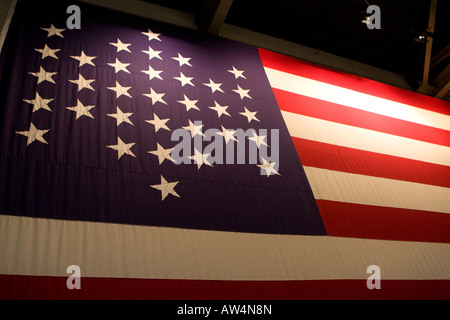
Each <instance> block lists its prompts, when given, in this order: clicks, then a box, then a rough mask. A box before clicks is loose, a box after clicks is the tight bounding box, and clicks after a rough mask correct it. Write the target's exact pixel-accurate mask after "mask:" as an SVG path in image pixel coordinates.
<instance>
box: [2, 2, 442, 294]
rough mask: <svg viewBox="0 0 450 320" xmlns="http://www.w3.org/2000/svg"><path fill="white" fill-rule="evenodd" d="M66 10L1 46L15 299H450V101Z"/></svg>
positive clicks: (8, 284)
mask: <svg viewBox="0 0 450 320" xmlns="http://www.w3.org/2000/svg"><path fill="white" fill-rule="evenodd" d="M67 6H68V4H67V3H60V4H58V5H55V6H53V7H52V8H51V9H49V8H48V7H43V6H40V5H38V4H30V3H27V2H25V1H19V2H18V4H17V7H16V10H15V13H14V17H13V20H12V23H11V26H10V28H9V31H8V35H7V38H6V41H5V44H4V47H3V49H2V53H1V60H0V75H1V78H0V81H1V82H0V92H1V100H0V103H1V106H2V108H1V118H0V119H1V131H0V140H1V144H0V166H1V169H0V230H1V231H0V256H1V260H0V284H1V287H2V289H1V291H0V292H1V293H0V297H1V298H3V299H15V298H19V299H22V298H32V299H360V298H367V299H379V298H382V299H386V298H391V299H398V298H400V299H404V298H412V299H417V298H420V299H423V298H429V299H433V298H439V299H442V298H444V299H448V298H450V280H449V279H450V246H449V240H450V232H449V230H450V223H449V221H450V220H449V217H448V214H449V213H450V202H449V201H450V189H449V187H450V184H449V181H450V171H449V165H450V148H449V146H450V133H449V131H450V106H449V104H448V103H446V102H443V101H440V100H437V99H433V98H429V97H424V96H421V95H418V94H415V93H411V92H406V91H404V90H400V89H398V88H393V87H390V86H388V85H384V84H381V83H376V82H374V81H370V80H367V79H360V78H358V77H355V76H353V75H347V74H342V73H338V72H336V71H332V70H328V69H325V68H321V67H318V66H314V65H312V64H309V63H305V62H302V61H299V60H297V59H292V58H289V57H286V56H283V55H280V54H276V53H273V52H269V51H266V50H263V49H258V48H255V47H251V46H247V45H244V44H240V43H236V42H232V41H228V40H224V39H220V38H214V37H209V36H206V35H202V34H200V33H198V32H194V31H191V30H186V29H183V28H179V27H175V26H170V25H166V24H162V23H159V22H155V21H150V20H146V19H141V18H137V17H133V16H130V15H126V14H122V13H118V12H114V11H109V10H106V9H104V8H99V7H95V6H92V5H88V4H84V3H82V4H79V6H80V8H81V12H82V15H81V17H82V20H81V29H68V27H67V25H66V19H67V17H68V15H67V14H66V8H67ZM73 265H76V266H78V267H79V269H80V275H79V276H80V280H81V288H80V289H76V288H75V289H74V288H69V286H68V282H67V281H68V278H69V277H70V276H71V274H70V273H69V272H68V267H69V266H73ZM371 265H376V266H379V268H380V270H381V289H373V288H372V289H369V288H368V284H367V279H368V278H369V276H370V274H369V273H367V270H368V267H369V266H371Z"/></svg>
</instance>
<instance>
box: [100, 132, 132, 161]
mask: <svg viewBox="0 0 450 320" xmlns="http://www.w3.org/2000/svg"><path fill="white" fill-rule="evenodd" d="M135 144H136V143H134V142H131V143H124V142H123V141H122V139H120V138H119V137H117V144H115V145H110V146H106V147H107V148H111V149H114V150H117V157H118V159H120V157H122V156H123V155H124V154H128V155H130V156H133V157H135V158H136V156H135V155H134V153H133V151H131V150H130V149H131V147H132V146H134V145H135Z"/></svg>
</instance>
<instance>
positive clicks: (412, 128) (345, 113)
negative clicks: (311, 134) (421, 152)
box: [273, 88, 450, 147]
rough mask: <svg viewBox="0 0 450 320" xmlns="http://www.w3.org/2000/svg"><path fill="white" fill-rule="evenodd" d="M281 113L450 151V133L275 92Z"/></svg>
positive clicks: (278, 91)
mask: <svg viewBox="0 0 450 320" xmlns="http://www.w3.org/2000/svg"><path fill="white" fill-rule="evenodd" d="M273 92H274V94H275V98H276V100H277V103H278V105H279V107H280V109H281V110H284V111H288V112H291V113H296V114H301V115H305V116H308V117H314V118H318V119H322V120H327V121H332V122H337V123H341V124H345V125H349V126H354V127H359V128H364V129H369V130H375V131H379V132H384V133H388V134H393V135H397V136H401V137H405V138H410V139H415V140H419V141H424V142H429V143H434V144H439V145H443V146H446V147H450V132H449V131H447V130H443V129H438V128H433V127H429V126H425V125H421V124H417V123H413V122H409V121H405V120H400V119H395V118H391V117H387V116H383V115H379V114H376V113H372V112H368V111H364V110H358V109H355V108H350V107H347V106H343V105H339V104H335V103H332V102H327V101H323V100H320V99H315V98H310V97H306V96H303V95H299V94H295V93H291V92H288V91H283V90H279V89H275V88H273Z"/></svg>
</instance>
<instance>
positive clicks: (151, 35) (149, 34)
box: [141, 29, 161, 41]
mask: <svg viewBox="0 0 450 320" xmlns="http://www.w3.org/2000/svg"><path fill="white" fill-rule="evenodd" d="M141 33H142V34H145V35H146V36H147V37H148V41H151V40H154V39H155V40H158V41H161V39H160V38H159V36H160V35H161V33H154V32H152V31H151V30H150V29H148V32H141Z"/></svg>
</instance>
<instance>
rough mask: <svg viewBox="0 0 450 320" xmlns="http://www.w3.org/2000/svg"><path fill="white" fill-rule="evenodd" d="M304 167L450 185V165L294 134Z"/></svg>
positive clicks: (441, 185)
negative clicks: (308, 138) (354, 147)
mask: <svg viewBox="0 0 450 320" xmlns="http://www.w3.org/2000/svg"><path fill="white" fill-rule="evenodd" d="M292 141H293V142H294V145H295V148H296V149H297V153H298V156H299V158H300V160H301V162H302V164H303V165H304V166H310V167H316V168H322V169H330V170H336V171H343V172H349V173H356V174H364V175H369V176H375V177H382V178H388V179H395V180H403V181H410V182H417V183H424V184H429V185H435V186H440V187H446V188H450V167H447V166H443V165H439V164H433V163H428V162H422V161H418V160H411V159H406V158H400V157H396V156H390V155H385V154H380V153H376V152H370V151H364V150H358V149H353V148H348V147H341V146H336V145H332V144H328V143H323V142H316V141H312V140H307V139H301V138H296V137H292Z"/></svg>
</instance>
